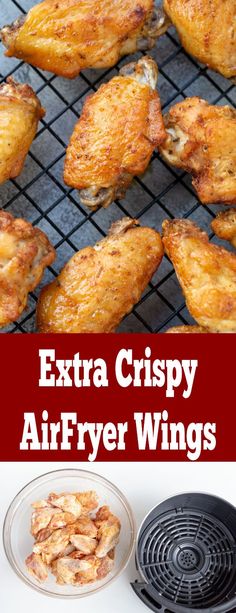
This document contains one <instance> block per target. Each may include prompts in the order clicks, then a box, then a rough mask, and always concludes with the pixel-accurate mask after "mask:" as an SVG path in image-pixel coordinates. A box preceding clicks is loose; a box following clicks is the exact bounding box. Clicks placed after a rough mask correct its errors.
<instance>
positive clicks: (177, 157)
mask: <svg viewBox="0 0 236 613" xmlns="http://www.w3.org/2000/svg"><path fill="white" fill-rule="evenodd" d="M165 126H166V131H167V134H168V136H167V139H166V140H165V142H164V144H163V145H161V146H160V151H161V154H162V155H163V157H164V158H165V159H166V161H167V162H169V164H173V165H174V166H177V167H178V168H184V170H186V171H187V172H191V173H192V174H193V175H194V179H193V186H194V187H195V189H196V191H197V194H198V197H199V199H200V200H201V202H203V203H204V204H207V203H208V204H209V203H220V202H222V203H224V204H236V147H235V142H236V111H235V110H234V109H231V108H230V107H228V106H212V105H210V104H208V103H207V102H206V101H205V100H201V99H200V98H197V97H194V98H186V100H184V101H183V102H180V103H179V104H176V105H175V106H173V107H172V108H171V109H170V111H169V113H168V114H167V115H166V117H165Z"/></svg>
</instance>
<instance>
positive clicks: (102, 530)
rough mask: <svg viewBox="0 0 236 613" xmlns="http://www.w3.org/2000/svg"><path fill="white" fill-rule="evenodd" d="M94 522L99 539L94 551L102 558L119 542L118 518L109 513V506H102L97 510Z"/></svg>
mask: <svg viewBox="0 0 236 613" xmlns="http://www.w3.org/2000/svg"><path fill="white" fill-rule="evenodd" d="M95 524H96V526H97V528H98V536H97V538H98V541H99V543H98V545H97V548H96V551H95V553H96V556H97V557H98V558H104V557H105V556H106V555H107V554H108V553H109V551H111V550H113V549H114V547H116V545H117V543H118V542H119V536H120V520H119V519H118V517H116V516H115V515H113V513H111V511H110V509H109V507H107V506H104V507H101V508H100V509H99V511H98V512H97V515H96V519H95Z"/></svg>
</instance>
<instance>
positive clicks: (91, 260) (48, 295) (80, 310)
mask: <svg viewBox="0 0 236 613" xmlns="http://www.w3.org/2000/svg"><path fill="white" fill-rule="evenodd" d="M136 226H137V222H136V221H135V220H132V219H129V218H124V219H122V220H121V221H118V222H116V223H115V224H113V225H112V227H111V230H110V233H109V235H108V237H107V238H105V239H103V240H102V241H100V242H99V243H97V244H96V245H95V247H86V248H85V249H82V250H81V251H79V252H78V253H76V254H75V255H74V256H73V257H72V258H71V260H70V261H69V262H68V264H66V266H65V267H64V268H63V270H62V271H61V273H60V275H59V277H58V279H56V280H55V281H54V282H53V283H51V284H50V285H48V286H47V287H46V288H44V289H43V291H42V293H41V295H40V298H39V302H38V308H37V319H38V327H39V330H40V332H49V331H50V332H56V333H58V332H80V333H82V332H83V333H84V332H92V333H95V332H113V331H114V330H115V329H116V327H117V326H118V325H119V323H120V321H121V320H122V318H123V317H124V316H125V315H126V313H129V312H130V311H131V309H132V307H133V306H134V304H135V303H136V302H137V301H138V300H139V298H140V296H141V294H142V292H143V290H144V289H145V287H146V285H147V283H148V282H149V281H150V279H151V277H152V275H153V274H154V272H155V270H156V269H157V268H158V266H159V264H160V262H161V259H162V256H163V246H162V241H161V238H160V235H159V234H158V232H156V231H155V230H152V229H151V228H141V227H136Z"/></svg>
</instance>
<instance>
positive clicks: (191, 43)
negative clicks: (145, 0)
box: [164, 0, 236, 78]
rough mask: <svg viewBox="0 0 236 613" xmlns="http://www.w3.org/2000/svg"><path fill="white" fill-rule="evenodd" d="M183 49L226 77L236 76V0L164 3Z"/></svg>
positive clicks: (184, 0) (171, 0) (176, 0)
mask: <svg viewBox="0 0 236 613" xmlns="http://www.w3.org/2000/svg"><path fill="white" fill-rule="evenodd" d="M164 9H165V12H166V13H167V15H168V17H169V18H170V19H171V21H172V23H173V24H174V25H175V27H176V29H177V31H178V33H179V36H180V39H181V42H182V45H183V47H184V48H185V49H186V51H187V52H188V53H191V55H193V56H194V57H196V58H197V59H198V60H199V61H200V62H203V63H204V64H207V66H209V67H210V68H212V69H213V70H217V71H218V72H220V73H221V74H222V75H224V76H225V77H228V78H230V77H233V76H235V75H236V4H235V0H224V2H222V0H164Z"/></svg>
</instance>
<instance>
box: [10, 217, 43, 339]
mask: <svg viewBox="0 0 236 613" xmlns="http://www.w3.org/2000/svg"><path fill="white" fill-rule="evenodd" d="M54 259H55V252H54V249H53V247H52V246H51V244H50V243H49V240H48V239H47V237H46V235H45V234H44V233H43V232H42V231H41V230H39V228H34V227H33V226H32V225H31V223H29V222H28V221H25V220H24V219H14V217H13V216H12V215H10V213H6V212H5V211H0V327H3V326H6V325H7V324H9V323H10V322H12V321H14V320H16V319H17V318H18V317H19V316H20V314H21V313H22V311H23V310H24V308H25V307H26V304H27V298H28V292H30V291H32V290H33V289H34V288H35V287H36V285H38V283H39V282H40V280H41V277H42V275H43V272H44V269H45V268H46V266H49V264H51V263H52V262H53V261H54Z"/></svg>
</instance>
